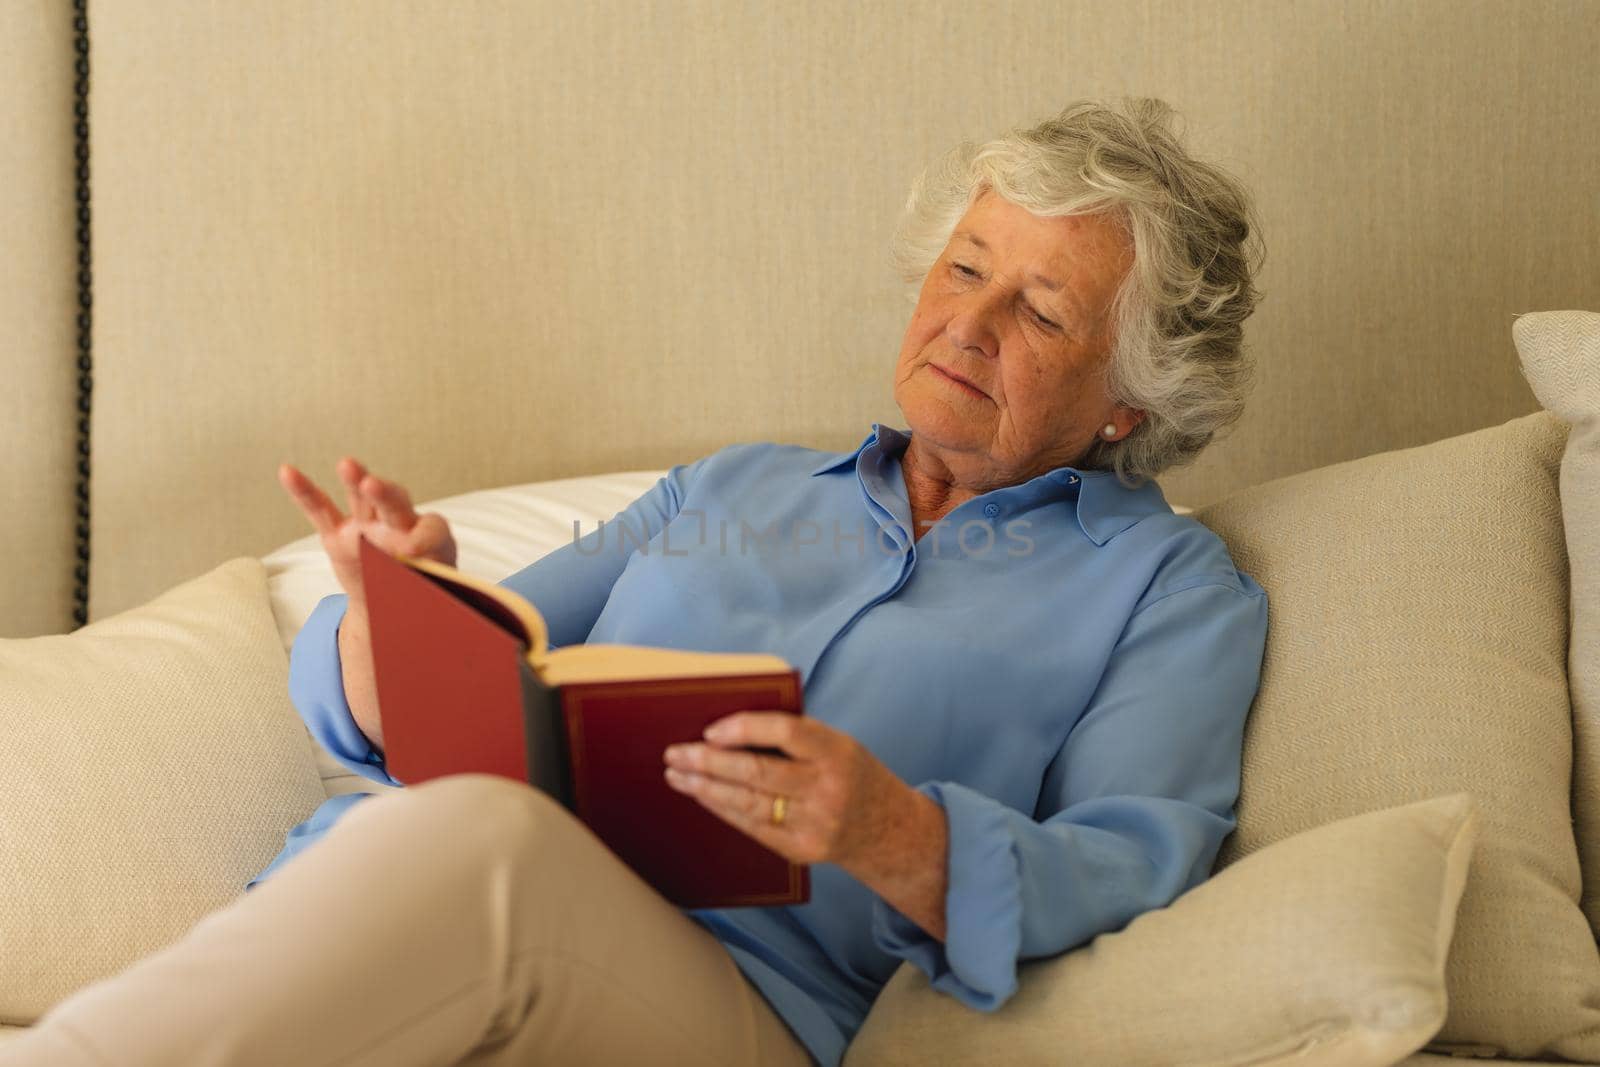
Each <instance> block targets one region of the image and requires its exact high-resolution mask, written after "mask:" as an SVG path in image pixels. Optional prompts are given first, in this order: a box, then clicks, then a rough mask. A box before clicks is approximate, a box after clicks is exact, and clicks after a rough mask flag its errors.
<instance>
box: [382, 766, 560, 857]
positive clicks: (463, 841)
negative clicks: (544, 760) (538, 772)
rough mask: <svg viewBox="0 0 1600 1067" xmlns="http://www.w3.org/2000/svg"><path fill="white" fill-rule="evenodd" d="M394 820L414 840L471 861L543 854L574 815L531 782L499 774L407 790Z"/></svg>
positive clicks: (447, 778) (450, 777) (401, 795)
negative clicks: (510, 853) (443, 846)
mask: <svg viewBox="0 0 1600 1067" xmlns="http://www.w3.org/2000/svg"><path fill="white" fill-rule="evenodd" d="M396 799H397V800H400V801H401V803H398V804H396V805H395V806H394V815H395V817H397V818H400V819H403V820H404V821H405V824H406V827H407V829H408V831H409V832H410V834H414V835H415V836H416V838H417V839H418V844H425V841H426V840H428V839H433V840H437V841H440V842H448V843H449V846H450V848H449V850H450V851H451V852H457V851H459V850H464V851H465V852H466V853H467V854H468V855H469V856H471V855H475V854H478V853H480V852H483V851H485V850H486V851H488V852H489V853H492V854H494V855H504V854H505V852H506V851H507V850H512V849H529V850H531V851H534V852H538V851H539V849H540V844H541V842H542V841H543V840H544V839H546V838H547V837H548V836H549V835H550V833H551V831H552V828H554V827H556V826H557V825H558V823H559V821H560V820H562V819H570V818H571V815H570V813H568V812H567V810H566V809H565V808H564V807H562V806H561V804H560V803H559V802H558V801H557V800H555V799H554V798H553V797H551V796H550V795H549V794H547V793H544V792H542V791H540V790H538V789H535V788H533V787H532V786H530V785H528V784H527V783H525V782H518V781H515V780H513V779H510V778H505V777H502V776H500V775H493V774H452V775H447V776H445V777H443V778H435V779H433V780H431V781H428V782H424V783H423V784H421V785H415V786H407V787H406V788H405V789H404V790H403V791H401V792H400V793H399V794H398V795H397V796H396Z"/></svg>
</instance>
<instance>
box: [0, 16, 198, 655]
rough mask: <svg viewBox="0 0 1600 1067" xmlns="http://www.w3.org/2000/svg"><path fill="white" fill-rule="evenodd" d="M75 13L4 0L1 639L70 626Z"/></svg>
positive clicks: (0, 36)
mask: <svg viewBox="0 0 1600 1067" xmlns="http://www.w3.org/2000/svg"><path fill="white" fill-rule="evenodd" d="M71 16H72V10H71V5H67V6H65V7H63V6H62V5H61V4H58V3H54V2H53V0H10V2H8V3H3V4H0V382H3V388H0V456H3V457H4V461H3V462H0V501H4V502H5V506H4V507H0V553H3V554H4V558H5V562H4V563H0V637H28V636H31V635H33V634H44V633H57V632H60V631H62V630H66V629H68V628H70V627H71V625H72V568H73V565H74V564H75V563H76V562H77V559H76V556H75V552H74V544H73V523H74V521H75V516H74V514H73V508H74V502H73V484H74V479H75V477H76V472H75V470H74V467H75V464H76V461H77V456H76V454H75V453H74V451H73V441H74V439H75V435H76V433H77V428H76V419H77V409H76V407H75V403H76V392H75V387H74V384H73V383H74V382H75V380H76V378H77V368H76V367H75V365H74V360H75V358H76V348H75V345H74V338H75V336H76V327H75V324H74V316H75V315H76V313H77V301H76V277H77V263H76V255H77V245H76V240H75V237H74V232H75V228H76V226H77V220H76V219H75V218H74V211H75V210H76V205H75V204H74V202H73V173H72V168H73V159H72V76H73V72H72V62H73V54H72V17H71ZM169 584H170V583H169Z"/></svg>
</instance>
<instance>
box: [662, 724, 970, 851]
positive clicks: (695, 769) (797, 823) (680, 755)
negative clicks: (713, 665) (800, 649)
mask: <svg viewBox="0 0 1600 1067" xmlns="http://www.w3.org/2000/svg"><path fill="white" fill-rule="evenodd" d="M705 738H706V740H705V741H704V742H693V743H686V744H677V745H671V746H669V747H668V748H667V749H666V752H665V753H664V757H663V758H664V759H665V761H666V764H667V767H666V772H665V773H666V779H667V783H668V784H669V785H671V786H672V787H673V788H674V789H676V790H678V791H679V792H681V793H686V794H688V795H689V796H691V797H693V798H694V799H695V800H697V801H699V803H700V804H701V806H703V807H705V808H706V809H707V810H709V811H710V812H711V813H712V814H714V815H716V816H718V817H719V818H721V819H722V820H723V821H724V822H727V823H729V824H731V825H732V826H734V827H736V828H738V829H740V830H742V831H744V832H745V833H746V834H749V835H750V836H751V837H753V838H755V839H756V840H757V841H760V842H761V843H762V844H763V845H766V846H767V847H768V848H770V849H772V850H773V851H774V852H776V853H778V854H779V855H781V856H783V857H785V858H786V859H788V860H790V861H792V862H794V863H834V864H838V865H839V866H841V867H843V868H845V869H846V870H849V871H851V872H852V873H855V874H858V876H859V875H860V874H862V873H866V872H868V871H870V870H871V869H872V868H873V866H874V865H875V864H874V861H875V860H878V859H880V858H882V857H883V856H884V854H885V853H886V852H892V851H896V850H895V849H894V848H893V846H892V844H891V843H892V842H895V841H896V837H897V836H902V839H903V835H906V834H908V833H911V831H913V830H914V828H915V824H916V822H917V820H919V819H925V818H926V817H927V815H928V812H927V811H925V810H924V807H925V806H926V805H931V806H932V807H933V808H935V809H937V807H938V805H936V804H933V803H932V802H931V801H929V800H928V798H926V797H924V796H923V795H922V794H920V793H918V792H917V791H916V790H914V789H912V788H911V787H910V786H908V785H907V784H906V783H905V782H903V781H901V780H900V778H899V777H897V776H896V775H895V773H894V772H893V771H891V770H890V769H889V768H887V767H885V766H884V765H883V764H882V763H880V762H879V761H878V759H877V757H876V756H874V755H873V754H872V753H871V752H869V751H867V748H866V746H864V745H862V744H861V743H860V742H859V741H857V740H856V739H855V738H853V737H851V736H850V735H849V734H846V733H843V732H841V731H839V730H835V729H834V728H833V727H831V726H829V725H827V724H826V723H823V722H820V721H819V720H817V719H814V718H811V717H809V716H802V715H792V714H789V713H787V712H778V711H741V712H736V713H735V714H733V715H729V716H726V717H725V718H722V719H719V720H717V721H716V722H714V723H712V724H711V726H709V727H707V729H706V731H705ZM747 746H761V747H769V748H776V749H781V750H782V751H783V752H785V753H787V754H788V757H789V758H787V759H785V758H784V757H782V756H776V755H765V754H762V753H757V752H747V751H739V750H740V749H742V748H745V747H747ZM780 796H781V797H783V798H784V808H785V810H784V812H783V821H782V822H781V823H774V822H773V821H772V819H773V810H774V803H773V801H774V798H776V797H780ZM919 802H920V803H919Z"/></svg>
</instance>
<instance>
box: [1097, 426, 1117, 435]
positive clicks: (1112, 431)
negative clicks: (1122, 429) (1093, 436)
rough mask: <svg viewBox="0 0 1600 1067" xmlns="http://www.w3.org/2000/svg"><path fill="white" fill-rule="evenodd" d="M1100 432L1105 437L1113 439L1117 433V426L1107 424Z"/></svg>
mask: <svg viewBox="0 0 1600 1067" xmlns="http://www.w3.org/2000/svg"><path fill="white" fill-rule="evenodd" d="M1100 432H1101V433H1103V434H1105V435H1106V436H1107V437H1115V436H1116V433H1117V424H1116V423H1114V422H1108V423H1106V428H1105V429H1104V430H1101V431H1100Z"/></svg>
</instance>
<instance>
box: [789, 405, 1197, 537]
mask: <svg viewBox="0 0 1600 1067" xmlns="http://www.w3.org/2000/svg"><path fill="white" fill-rule="evenodd" d="M910 440H911V435H910V433H908V432H906V431H904V430H897V429H895V428H894V427H892V426H883V425H880V424H879V423H876V422H875V423H873V424H872V432H871V433H869V434H867V436H866V438H865V439H864V440H863V441H862V442H861V443H860V444H859V445H857V446H856V447H855V448H854V449H852V450H851V451H849V452H841V453H839V454H837V455H834V456H830V457H829V458H828V459H827V460H825V461H824V462H823V463H822V464H821V465H820V466H818V467H816V468H815V469H813V470H812V471H811V476H812V477H813V478H814V477H816V476H817V475H819V474H827V473H829V472H830V471H836V470H840V469H841V468H843V467H844V466H845V465H846V464H848V465H849V466H850V467H851V468H852V469H854V467H855V463H856V460H857V459H858V458H859V457H860V456H861V453H863V452H865V451H866V450H867V449H869V448H872V447H875V446H881V447H882V448H883V449H884V450H885V451H887V452H890V453H892V454H894V455H899V454H900V453H902V452H904V451H905V447H906V445H907V443H909V442H910ZM994 493H995V494H996V495H1004V494H1009V495H1012V496H1014V497H1015V498H1016V499H1017V501H1018V503H1027V502H1033V503H1044V502H1046V501H1048V500H1073V499H1075V500H1076V505H1077V517H1078V525H1079V527H1081V528H1082V530H1083V532H1084V535H1085V536H1087V537H1088V538H1089V540H1091V541H1093V542H1094V543H1095V544H1096V545H1103V544H1105V543H1106V542H1107V541H1109V540H1111V539H1112V538H1113V537H1115V536H1117V534H1119V533H1121V532H1122V531H1123V530H1126V529H1127V528H1128V527H1130V526H1132V525H1133V524H1134V523H1136V522H1138V521H1139V520H1140V519H1142V518H1144V517H1145V516H1146V515H1159V514H1171V513H1172V508H1171V507H1170V506H1169V505H1168V504H1167V499H1166V497H1165V496H1164V495H1163V494H1162V492H1161V487H1160V486H1159V485H1158V484H1156V481H1155V479H1153V478H1152V479H1147V480H1146V481H1145V482H1144V483H1143V484H1142V485H1140V486H1138V487H1137V488H1134V489H1129V488H1128V487H1127V486H1125V485H1123V484H1122V483H1121V482H1119V481H1118V480H1117V475H1116V472H1115V471H1102V470H1084V469H1082V468H1080V467H1070V466H1067V467H1057V468H1056V469H1055V470H1052V471H1047V472H1046V473H1044V474H1041V475H1039V476H1038V477H1036V478H1033V479H1031V480H1030V481H1027V482H1023V483H1022V484H1021V485H1013V486H1008V487H1007V488H1005V489H997V490H994Z"/></svg>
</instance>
